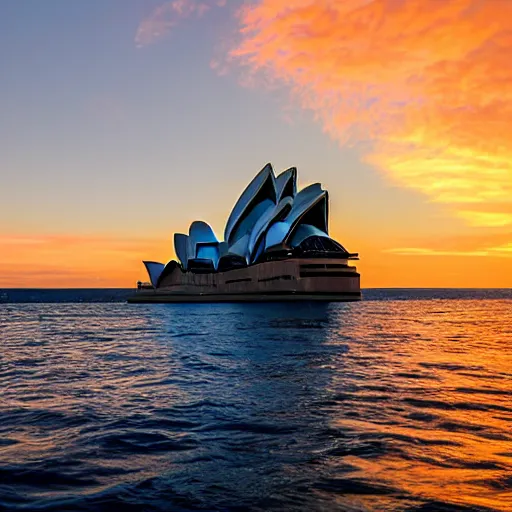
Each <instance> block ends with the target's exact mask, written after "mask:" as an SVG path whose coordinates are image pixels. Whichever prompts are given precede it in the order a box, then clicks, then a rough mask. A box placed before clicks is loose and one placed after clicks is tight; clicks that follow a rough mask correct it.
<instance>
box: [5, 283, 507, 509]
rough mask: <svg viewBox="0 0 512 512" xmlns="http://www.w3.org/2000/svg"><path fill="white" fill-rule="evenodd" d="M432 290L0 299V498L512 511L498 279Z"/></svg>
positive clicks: (52, 502) (15, 501)
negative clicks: (237, 300)
mask: <svg viewBox="0 0 512 512" xmlns="http://www.w3.org/2000/svg"><path fill="white" fill-rule="evenodd" d="M435 293H437V295H435V294H434V292H431V294H430V295H428V294H427V291H417V292H411V291H389V290H388V291H386V290H381V291H378V290H373V291H369V292H367V293H366V295H365V297H367V298H369V299H370V300H366V301H363V302H361V303H348V304H268V305H265V304H238V305H237V304H218V305H207V304H199V305H191V304H188V305H170V304H169V305H165V304H164V305H156V304H155V305H128V304H124V303H29V304H22V303H7V304H2V305H0V340H1V351H0V390H1V401H0V509H1V510H33V509H36V510H44V511H46V510H144V511H163V510H246V509H249V510H283V509H287V510H349V511H352V510H354V511H355V510H375V511H386V510H390V511H391V510H393V511H395V510H398V511H402V510H403V511H406V510H407V511H429V510H432V511H438V510H439V511H463V510H512V292H506V291H487V292H485V293H484V292H474V293H473V294H471V292H467V291H462V292H460V294H457V292H456V291H453V290H452V291H449V290H448V291H445V292H444V293H445V295H444V298H442V297H443V292H441V291H437V292H435ZM477 293H480V294H481V295H478V294H477ZM507 293H508V295H507ZM372 294H373V295H372ZM393 294H394V295H393ZM482 294H483V295H482ZM432 297H436V300H429V299H430V298H432ZM475 297H476V298H475ZM507 297H508V298H507Z"/></svg>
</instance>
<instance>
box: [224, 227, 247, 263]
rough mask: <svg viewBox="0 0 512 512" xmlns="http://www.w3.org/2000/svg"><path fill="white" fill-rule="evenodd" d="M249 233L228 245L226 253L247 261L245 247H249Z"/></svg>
mask: <svg viewBox="0 0 512 512" xmlns="http://www.w3.org/2000/svg"><path fill="white" fill-rule="evenodd" d="M249 236H250V235H249V233H247V234H246V235H244V236H243V237H242V238H240V239H239V240H237V241H236V242H235V243H234V244H233V245H230V246H229V250H228V253H227V254H233V255H236V256H240V257H242V258H244V259H245V260H246V261H247V249H248V247H249Z"/></svg>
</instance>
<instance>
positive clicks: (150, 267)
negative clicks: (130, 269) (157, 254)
mask: <svg viewBox="0 0 512 512" xmlns="http://www.w3.org/2000/svg"><path fill="white" fill-rule="evenodd" d="M142 263H144V265H145V267H146V270H147V271H148V275H149V280H150V281H151V284H152V285H153V287H154V288H156V286H157V284H158V278H159V277H160V275H161V274H162V272H163V271H164V268H165V265H164V264H163V263H158V262H156V261H143V262H142Z"/></svg>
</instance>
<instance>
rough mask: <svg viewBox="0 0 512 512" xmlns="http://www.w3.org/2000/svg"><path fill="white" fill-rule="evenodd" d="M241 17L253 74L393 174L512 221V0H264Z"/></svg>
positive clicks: (481, 220) (243, 47)
mask: <svg viewBox="0 0 512 512" xmlns="http://www.w3.org/2000/svg"><path fill="white" fill-rule="evenodd" d="M238 19H239V23H240V29H239V35H240V38H239V41H238V43H237V44H236V45H235V47H233V48H232V49H231V51H230V55H229V58H230V60H231V62H236V63H238V64H241V65H242V66H244V67H245V68H246V70H247V71H248V73H249V75H250V76H251V77H252V78H253V79H254V80H258V77H264V78H265V80H267V81H268V80H269V79H270V80H272V81H273V82H274V83H278V84H279V83H280V84H284V85H286V86H287V87H289V88H290V91H291V95H292V98H293V101H295V102H296V103H298V104H299V105H300V106H301V107H303V108H305V109H308V110H311V111H312V112H313V113H314V115H315V118H316V119H317V121H318V122H320V123H321V124H322V126H323V129H324V130H325V132H326V133H328V134H329V135H330V136H331V137H333V138H334V139H337V140H338V141H339V142H340V143H341V144H344V145H347V144H349V145H350V144H358V143H361V142H365V148H366V151H365V155H364V158H365V160H367V161H368V162H370V163H371V164H373V165H374V166H375V167H376V168H378V169H379V170H380V171H381V172H382V173H383V174H384V176H385V177H387V179H389V180H392V181H393V182H395V183H396V184H398V185H400V186H403V187H408V188H411V189H414V190H418V191H420V192H422V193H423V194H425V196H426V197H427V198H429V199H430V200H431V201H435V202H439V203H444V204H447V205H449V206H450V207H451V208H452V209H453V211H454V212H455V214H457V215H459V216H460V217H461V218H463V219H464V220H466V221H467V222H469V223H470V224H472V225H478V226H484V225H487V226H497V225H501V226H503V225H506V224H509V223H510V221H511V216H510V212H502V213H500V212H496V211H495V206H496V205H497V204H503V205H505V206H506V209H510V205H511V197H512V139H511V137H510V133H509V131H510V129H509V127H510V124H511V121H512V87H510V84H511V83H512V66H510V55H511V54H512V2H509V1H507V0H487V1H483V0H451V1H432V0H373V1H372V0H343V1H341V0H339V1H334V0H296V1H294V2H290V1H289V0H261V1H259V2H253V3H249V4H248V5H246V6H245V7H244V8H242V9H241V11H240V13H239V15H238ZM246 82H247V80H246ZM473 205H479V208H478V213H476V212H475V213H471V212H472V211H473V210H472V206H473ZM486 207H488V208H489V213H487V212H486Z"/></svg>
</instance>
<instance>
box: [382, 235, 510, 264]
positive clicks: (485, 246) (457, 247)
mask: <svg viewBox="0 0 512 512" xmlns="http://www.w3.org/2000/svg"><path fill="white" fill-rule="evenodd" d="M511 239H512V232H505V233H486V234H481V235H466V236H451V237H447V238H439V237H437V238H430V239H428V238H427V239H425V238H424V239H423V240H421V239H417V240H411V239H410V240H409V243H410V244H407V245H405V244H404V246H403V247H394V248H388V249H383V251H382V252H384V253H387V254H395V255H397V256H470V257H480V256H485V257H500V258H512V242H510V240H511ZM406 243H407V242H406Z"/></svg>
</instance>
